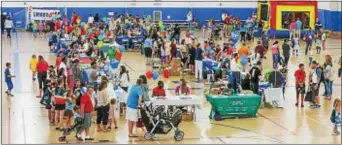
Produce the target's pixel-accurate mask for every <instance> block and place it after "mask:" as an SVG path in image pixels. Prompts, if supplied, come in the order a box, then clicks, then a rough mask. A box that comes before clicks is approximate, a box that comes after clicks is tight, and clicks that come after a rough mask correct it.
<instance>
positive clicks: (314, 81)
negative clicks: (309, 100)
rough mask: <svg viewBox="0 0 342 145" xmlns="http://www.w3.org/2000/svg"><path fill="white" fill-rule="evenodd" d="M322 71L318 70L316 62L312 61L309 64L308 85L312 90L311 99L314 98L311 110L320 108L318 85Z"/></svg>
mask: <svg viewBox="0 0 342 145" xmlns="http://www.w3.org/2000/svg"><path fill="white" fill-rule="evenodd" d="M322 73H323V72H322V70H321V69H320V68H319V64H318V63H317V61H315V60H314V61H313V62H312V64H311V72H310V75H309V84H310V87H311V90H312V97H314V99H315V100H314V101H313V105H312V108H314V109H315V108H319V107H321V106H320V100H319V86H320V85H319V84H320V82H321V75H322Z"/></svg>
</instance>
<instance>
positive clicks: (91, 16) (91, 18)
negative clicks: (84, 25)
mask: <svg viewBox="0 0 342 145" xmlns="http://www.w3.org/2000/svg"><path fill="white" fill-rule="evenodd" d="M88 23H89V24H93V23H94V17H93V14H89V17H88Z"/></svg>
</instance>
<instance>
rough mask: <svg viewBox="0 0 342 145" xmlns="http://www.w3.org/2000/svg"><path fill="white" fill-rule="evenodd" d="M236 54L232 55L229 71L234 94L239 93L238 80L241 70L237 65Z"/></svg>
mask: <svg viewBox="0 0 342 145" xmlns="http://www.w3.org/2000/svg"><path fill="white" fill-rule="evenodd" d="M237 59H238V54H236V53H235V54H233V59H232V60H231V61H230V71H231V72H232V85H233V89H234V92H237V93H240V87H239V86H240V78H241V69H240V67H239V66H238V65H237Z"/></svg>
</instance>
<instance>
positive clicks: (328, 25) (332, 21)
mask: <svg viewBox="0 0 342 145" xmlns="http://www.w3.org/2000/svg"><path fill="white" fill-rule="evenodd" d="M42 9H52V8H42ZM57 9H59V10H60V11H61V13H62V14H64V8H57ZM188 10H189V8H166V7H163V8H109V7H108V8H103V7H101V8H93V7H91V8H90V7H82V8H80V7H68V8H67V17H68V19H70V18H71V15H72V12H76V13H77V14H79V15H80V16H81V17H82V20H83V21H86V20H87V18H88V15H89V14H90V12H91V13H93V14H95V13H99V15H100V16H101V17H103V16H104V17H109V16H108V12H117V13H119V14H125V13H130V14H133V15H152V12H153V11H162V19H163V20H167V16H171V18H170V20H185V19H186V14H187V13H188ZM1 11H2V12H8V13H9V12H10V13H12V14H14V22H17V21H22V25H21V27H23V26H25V17H26V11H25V8H24V7H10V8H6V7H2V8H1ZM223 11H226V12H228V13H231V14H233V15H234V16H239V17H240V18H241V19H246V18H247V17H248V16H250V15H251V14H252V13H253V12H255V11H256V8H192V12H193V16H194V17H196V20H197V21H199V22H201V23H203V22H204V21H205V20H207V19H219V20H220V19H221V14H222V12H223ZM318 17H319V19H320V20H321V22H322V23H323V27H324V29H328V30H333V31H338V32H341V31H342V28H341V22H342V12H341V11H329V10H323V9H319V10H318Z"/></svg>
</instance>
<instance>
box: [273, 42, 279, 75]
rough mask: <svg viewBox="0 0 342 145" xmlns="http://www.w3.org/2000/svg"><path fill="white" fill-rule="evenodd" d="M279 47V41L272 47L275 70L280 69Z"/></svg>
mask: <svg viewBox="0 0 342 145" xmlns="http://www.w3.org/2000/svg"><path fill="white" fill-rule="evenodd" d="M279 53H280V51H279V45H278V41H275V42H274V43H273V45H272V58H273V68H274V69H278V63H279V59H280V58H279V57H280V56H279Z"/></svg>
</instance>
